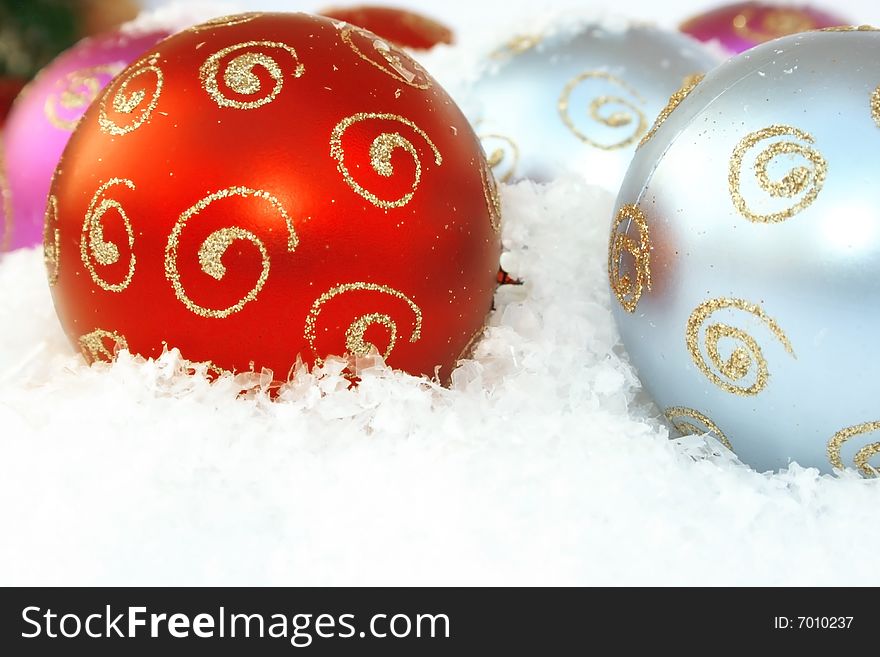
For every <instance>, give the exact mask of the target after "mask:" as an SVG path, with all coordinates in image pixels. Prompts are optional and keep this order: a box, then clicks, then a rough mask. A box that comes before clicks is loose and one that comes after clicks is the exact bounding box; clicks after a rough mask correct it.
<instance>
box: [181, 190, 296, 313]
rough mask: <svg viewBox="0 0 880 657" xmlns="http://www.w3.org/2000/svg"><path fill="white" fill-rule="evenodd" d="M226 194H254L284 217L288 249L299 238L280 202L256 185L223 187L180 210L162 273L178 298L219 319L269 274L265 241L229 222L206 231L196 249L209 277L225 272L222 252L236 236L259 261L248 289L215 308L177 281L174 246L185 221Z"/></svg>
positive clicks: (251, 296) (244, 302)
mask: <svg viewBox="0 0 880 657" xmlns="http://www.w3.org/2000/svg"><path fill="white" fill-rule="evenodd" d="M230 197H240V198H257V199H261V200H263V201H266V202H267V203H268V204H269V205H270V206H271V207H272V208H273V209H274V210H275V212H277V213H278V215H279V216H280V217H281V218H282V219H283V220H284V224H285V226H286V228H287V233H288V238H287V250H288V252H290V253H293V252H294V251H295V250H296V247H297V246H298V245H299V238H298V237H297V234H296V230H295V229H294V226H293V221H292V220H291V218H290V216H289V215H288V214H287V211H286V210H285V209H284V207H283V206H282V205H281V202H280V201H279V200H278V199H277V198H275V197H274V196H272V195H271V194H269V193H268V192H265V191H262V190H259V189H250V188H248V187H229V188H227V189H221V190H220V191H219V192H214V193H213V194H209V195H208V196H206V197H205V198H203V199H201V200H200V201H199V202H198V203H196V204H195V205H193V206H192V207H191V208H189V209H188V210H186V211H185V212H183V214H181V215H180V217H179V218H178V220H177V223H175V224H174V228H173V229H172V231H171V235H169V237H168V244H167V245H166V246H165V277H166V278H167V279H168V281H169V282H170V283H171V286H172V287H173V288H174V294H175V295H176V296H177V298H178V299H179V300H180V302H181V303H183V305H184V306H186V307H187V308H188V309H189V310H190V311H192V312H194V313H195V314H196V315H199V316H200V317H209V318H213V319H223V318H224V317H229V316H230V315H232V314H234V313H237V312H238V311H240V310H241V309H242V308H244V307H245V305H247V304H248V303H250V302H251V301H253V300H254V299H256V298H257V295H259V293H260V291H261V290H262V289H263V286H264V285H265V284H266V281H267V280H268V278H269V265H270V263H269V252H268V251H267V249H266V246H265V244H263V242H262V240H260V238H259V237H257V236H256V235H254V234H253V233H252V232H250V231H249V230H245V229H244V228H239V227H237V226H232V227H228V228H221V229H219V230H216V231H214V232H213V233H211V234H210V235H208V237H207V238H206V239H205V241H204V242H202V244H201V246H200V247H199V252H198V258H199V265H200V267H201V269H202V271H203V272H204V273H206V274H207V275H208V276H210V277H211V278H214V279H215V280H218V281H219V280H223V277H224V276H225V275H226V266H225V265H224V264H223V256H224V255H225V254H226V251H227V250H228V249H229V247H230V246H231V245H232V243H233V242H235V241H236V240H245V241H247V242H250V243H251V244H253V245H254V246H256V247H257V249H258V250H259V251H260V259H261V261H262V269H261V271H260V275H259V277H258V278H257V282H256V283H255V284H254V286H253V287H252V288H251V290H250V291H249V292H248V293H247V294H246V295H245V296H243V297H242V298H241V299H239V300H238V301H237V302H236V303H234V304H232V305H231V306H228V307H226V308H220V309H216V308H207V307H205V306H202V305H199V304H197V303H196V302H195V301H193V300H192V299H191V298H190V296H189V295H188V294H187V292H186V290H185V289H184V286H183V283H181V280H180V271H179V270H178V268H177V259H178V249H179V247H180V236H181V234H182V233H183V230H184V228H186V225H187V222H188V221H189V220H190V219H192V218H193V217H195V216H197V215H198V214H200V213H201V212H203V211H204V210H205V209H206V208H208V206H210V205H211V204H212V203H215V202H217V201H221V200H223V199H227V198H230Z"/></svg>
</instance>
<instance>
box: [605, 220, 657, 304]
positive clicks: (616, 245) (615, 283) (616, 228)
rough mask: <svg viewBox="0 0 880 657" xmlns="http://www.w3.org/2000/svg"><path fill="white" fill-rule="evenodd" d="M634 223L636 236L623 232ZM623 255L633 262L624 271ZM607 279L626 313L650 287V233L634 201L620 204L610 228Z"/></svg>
mask: <svg viewBox="0 0 880 657" xmlns="http://www.w3.org/2000/svg"><path fill="white" fill-rule="evenodd" d="M631 226H635V229H636V237H630V236H629V235H628V234H627V233H628V232H629V230H630V228H631ZM624 255H629V256H630V257H631V258H632V261H633V267H632V270H631V271H629V272H627V271H624ZM608 280H609V281H610V283H611V290H612V291H613V292H614V296H616V297H617V300H618V301H619V302H620V305H621V306H623V309H624V310H626V311H627V312H628V313H632V312H635V310H636V307H637V306H638V304H639V299H641V298H642V294H643V293H644V291H645V290H648V291H650V289H651V234H650V231H649V229H648V222H647V220H646V218H645V214H644V213H643V212H642V210H641V209H640V208H639V206H637V205H634V204H626V205H623V206H621V208H620V210H618V211H617V216H616V217H615V218H614V225H613V226H612V227H611V238H610V241H609V244H608Z"/></svg>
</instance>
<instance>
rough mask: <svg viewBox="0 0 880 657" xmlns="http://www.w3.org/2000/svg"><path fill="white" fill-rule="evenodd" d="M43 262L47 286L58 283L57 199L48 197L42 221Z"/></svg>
mask: <svg viewBox="0 0 880 657" xmlns="http://www.w3.org/2000/svg"><path fill="white" fill-rule="evenodd" d="M43 262H44V263H45V265H46V274H47V275H48V277H49V286H50V287H51V286H54V285H55V283H57V282H58V268H59V265H60V262H61V231H60V230H59V229H58V199H57V198H55V195H54V194H53V195H50V196H49V200H48V202H47V203H46V217H45V220H44V221H43Z"/></svg>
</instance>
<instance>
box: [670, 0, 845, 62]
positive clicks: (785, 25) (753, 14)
mask: <svg viewBox="0 0 880 657" xmlns="http://www.w3.org/2000/svg"><path fill="white" fill-rule="evenodd" d="M848 24H849V21H848V20H847V19H846V18H844V17H841V16H837V15H835V14H831V13H828V12H827V11H821V10H819V9H815V8H813V7H810V6H807V5H801V6H794V5H788V4H778V3H763V2H735V3H733V4H730V5H724V6H723V7H719V8H717V9H712V10H711V11H707V12H704V13H702V14H698V15H697V16H694V17H693V18H690V19H689V20H686V21H685V22H684V23H682V24H681V28H680V29H681V31H682V32H685V33H686V34H690V35H691V36H693V37H696V38H697V39H699V40H700V41H718V42H719V43H720V44H721V45H722V46H723V47H724V48H725V49H726V50H728V51H730V52H731V53H733V54H736V53H740V52H742V51H744V50H748V49H749V48H753V47H754V46H757V45H758V44H760V43H764V42H765V41H770V40H771V39H778V38H780V37H784V36H788V35H789V34H796V33H798V32H809V31H810V30H818V29H821V28H823V27H835V26H837V25H848Z"/></svg>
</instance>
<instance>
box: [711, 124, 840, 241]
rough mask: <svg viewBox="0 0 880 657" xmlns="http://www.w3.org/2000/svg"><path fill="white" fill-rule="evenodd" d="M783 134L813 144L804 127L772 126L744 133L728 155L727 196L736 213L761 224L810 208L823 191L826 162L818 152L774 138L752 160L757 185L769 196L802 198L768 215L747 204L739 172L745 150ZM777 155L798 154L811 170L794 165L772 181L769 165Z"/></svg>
mask: <svg viewBox="0 0 880 657" xmlns="http://www.w3.org/2000/svg"><path fill="white" fill-rule="evenodd" d="M783 135H787V136H790V137H795V138H797V139H800V140H801V141H804V142H806V143H807V144H810V145H811V144H813V143H814V140H813V137H812V136H811V135H810V134H808V133H806V132H804V131H803V130H799V129H798V128H793V127H792V126H788V125H771V126H769V127H767V128H763V129H762V130H758V131H757V132H752V133H749V134H748V135H746V136H745V137H744V138H743V139H742V140H741V141H740V142H739V144H737V146H736V148H735V149H734V151H733V155H732V157H731V158H730V170H729V172H728V178H727V181H728V187H729V189H730V198H731V199H732V200H733V204H734V205H735V206H736V209H737V210H738V211H739V213H740V214H741V215H742V216H744V217H745V218H746V219H748V220H749V221H753V222H755V223H764V224H771V223H778V222H780V221H785V220H786V219H789V218H791V217H793V216H794V215H796V214H798V213H799V212H801V211H802V210H804V209H805V208H807V207H809V206H810V205H811V204H812V203H813V201H815V200H816V197H817V196H818V195H819V192H820V191H821V190H822V185H823V184H824V183H825V176H826V175H827V172H828V164H827V163H826V162H825V158H824V157H822V154H821V153H819V152H818V151H816V150H815V149H813V148H811V147H810V146H809V145H804V144H799V143H797V142H794V141H776V142H773V143H772V144H770V145H769V146H768V147H766V148H765V149H764V150H762V151H761V152H760V153H759V154H758V156H757V158H756V159H755V163H754V174H755V178H756V179H757V181H758V185H759V186H760V188H761V189H762V190H763V191H764V192H766V193H767V194H769V195H770V196H771V197H772V198H776V199H794V198H795V197H797V196H801V195H802V196H801V200H800V201H798V202H797V203H796V204H795V205H793V206H791V207H789V208H786V209H784V210H779V211H777V212H770V213H767V214H760V213H758V212H756V211H755V210H753V209H752V208H750V207H749V204H748V203H747V202H746V200H745V198H744V197H743V195H742V188H741V184H742V181H741V174H742V169H743V160H744V158H745V156H746V153H747V152H748V151H749V149H751V148H752V147H753V146H755V145H757V144H758V143H759V142H761V141H763V140H765V139H772V138H774V137H780V136H783ZM780 155H798V156H800V157H802V158H804V159H805V160H807V161H808V162H809V163H810V164H812V170H811V169H810V168H808V167H805V166H797V167H794V168H793V169H792V170H791V171H789V172H788V173H787V174H786V175H785V176H783V177H782V178H781V179H780V180H771V179H770V174H769V172H768V168H769V166H770V164H771V163H772V162H773V160H774V159H775V158H777V157H779V156H780Z"/></svg>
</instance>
